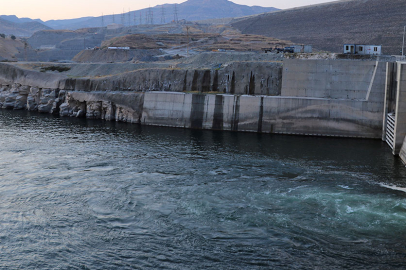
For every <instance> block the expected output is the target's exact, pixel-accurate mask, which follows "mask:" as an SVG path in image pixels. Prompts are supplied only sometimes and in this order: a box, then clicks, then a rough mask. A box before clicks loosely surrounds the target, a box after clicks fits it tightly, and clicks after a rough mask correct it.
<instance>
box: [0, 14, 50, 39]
mask: <svg viewBox="0 0 406 270" xmlns="http://www.w3.org/2000/svg"><path fill="white" fill-rule="evenodd" d="M48 29H51V28H50V27H48V26H45V25H43V24H42V23H40V22H37V21H28V22H12V21H8V20H5V19H2V18H0V33H4V34H6V35H15V36H19V37H29V36H31V35H32V34H33V33H35V32H37V31H40V30H48Z"/></svg>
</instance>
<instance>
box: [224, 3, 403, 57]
mask: <svg viewBox="0 0 406 270" xmlns="http://www.w3.org/2000/svg"><path fill="white" fill-rule="evenodd" d="M405 17H406V1H404V0H362V1H360V0H343V1H335V2H331V3H327V4H321V5H313V6H307V7H302V8H296V9H290V10H283V11H278V12H272V13H268V14H264V15H259V16H252V17H250V18H246V19H242V20H238V21H234V22H233V23H232V26H234V27H236V28H238V29H239V30H241V31H242V32H243V33H247V34H259V35H267V36H272V37H276V38H280V39H287V40H291V41H293V42H295V43H303V44H312V45H313V46H314V47H315V48H317V49H319V50H326V51H331V52H341V51H342V48H343V44H345V43H352V44H375V45H381V44H382V45H383V53H384V54H400V51H401V48H402V36H403V26H404V25H405V24H406V23H405Z"/></svg>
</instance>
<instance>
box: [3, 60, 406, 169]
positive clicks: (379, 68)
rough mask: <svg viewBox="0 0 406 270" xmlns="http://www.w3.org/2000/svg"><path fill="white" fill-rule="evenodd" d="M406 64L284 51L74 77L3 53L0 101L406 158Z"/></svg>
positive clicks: (34, 108) (43, 109)
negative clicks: (270, 56)
mask: <svg viewBox="0 0 406 270" xmlns="http://www.w3.org/2000/svg"><path fill="white" fill-rule="evenodd" d="M58 65H62V64H58ZM105 65H108V64H105ZM404 65H405V63H402V62H393V61H392V62H386V61H383V60H379V59H374V60H336V59H334V60H333V59H327V60H326V59H318V60H311V59H284V60H283V61H240V62H232V63H229V64H227V65H223V66H221V65H220V66H217V67H215V68H196V69H190V68H188V67H181V68H179V67H154V68H143V69H136V70H131V71H128V72H125V73H120V74H115V75H111V76H88V77H73V76H67V75H64V74H63V72H61V73H58V72H53V73H48V72H40V71H38V70H35V69H27V68H26V67H24V65H19V64H8V63H2V64H0V84H1V85H2V86H1V88H0V107H2V108H5V109H26V110H31V111H39V112H42V113H52V114H55V115H60V116H70V117H87V118H90V119H104V120H108V121H111V120H114V121H122V122H129V123H137V124H142V125H150V126H167V127H176V128H193V129H210V130H227V131H243V132H258V133H269V134H293V135H313V136H336V137H348V138H372V139H383V140H384V141H386V142H388V145H389V146H390V148H391V149H392V151H393V154H394V155H400V157H401V158H402V160H403V161H405V162H406V145H404V139H405V135H406V107H405V106H406V100H405V99H406V87H405V84H404V81H405V80H406V71H405V70H404ZM79 66H80V65H76V66H75V65H73V66H71V67H69V68H72V69H73V70H74V69H78V68H79ZM82 68H83V67H82ZM92 68H95V66H93V67H92Z"/></svg>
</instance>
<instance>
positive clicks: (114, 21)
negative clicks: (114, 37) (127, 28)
mask: <svg viewBox="0 0 406 270" xmlns="http://www.w3.org/2000/svg"><path fill="white" fill-rule="evenodd" d="M115 17H116V16H115V14H114V13H113V23H116V20H115Z"/></svg>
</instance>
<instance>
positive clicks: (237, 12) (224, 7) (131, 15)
mask: <svg viewBox="0 0 406 270" xmlns="http://www.w3.org/2000/svg"><path fill="white" fill-rule="evenodd" d="M175 7H176V10H177V15H178V19H179V20H186V21H200V20H207V19H219V18H230V17H243V16H249V15H254V14H260V13H265V12H271V11H276V10H278V9H276V8H273V7H260V6H246V5H239V4H236V3H234V2H231V1H229V0H188V1H186V2H183V3H181V4H163V5H157V6H155V7H151V8H145V9H140V10H135V11H130V12H123V14H115V15H105V16H99V17H83V18H75V19H66V20H49V21H45V22H44V24H45V25H47V26H48V27H50V28H52V29H67V30H77V29H80V28H92V27H102V26H107V25H109V24H112V23H119V24H123V25H126V26H128V25H134V24H137V25H139V24H149V23H150V21H149V22H148V21H146V20H147V17H149V16H148V14H154V16H153V17H154V18H153V23H154V24H160V23H168V22H171V21H173V20H174V18H175ZM149 20H151V18H149ZM140 21H141V22H140Z"/></svg>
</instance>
